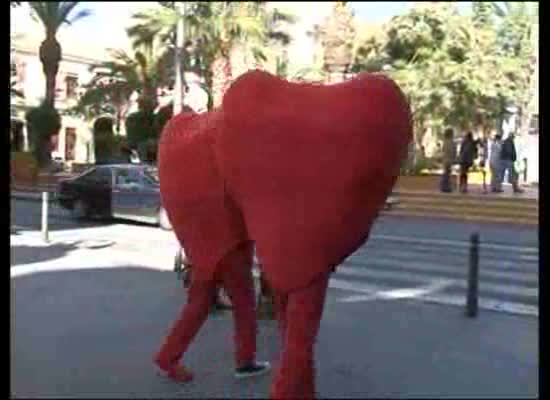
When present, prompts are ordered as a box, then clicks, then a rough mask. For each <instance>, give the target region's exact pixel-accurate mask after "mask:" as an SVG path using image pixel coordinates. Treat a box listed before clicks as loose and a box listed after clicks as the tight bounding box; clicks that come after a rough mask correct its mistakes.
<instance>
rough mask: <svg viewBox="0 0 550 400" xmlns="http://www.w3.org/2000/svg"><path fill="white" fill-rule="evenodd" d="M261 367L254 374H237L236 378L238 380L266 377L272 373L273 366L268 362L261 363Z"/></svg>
mask: <svg viewBox="0 0 550 400" xmlns="http://www.w3.org/2000/svg"><path fill="white" fill-rule="evenodd" d="M260 365H261V366H262V368H261V369H258V370H256V371H254V372H235V378H237V379H246V378H252V377H254V376H260V375H265V374H267V373H268V372H269V371H271V364H269V363H268V362H265V363H261V364H260Z"/></svg>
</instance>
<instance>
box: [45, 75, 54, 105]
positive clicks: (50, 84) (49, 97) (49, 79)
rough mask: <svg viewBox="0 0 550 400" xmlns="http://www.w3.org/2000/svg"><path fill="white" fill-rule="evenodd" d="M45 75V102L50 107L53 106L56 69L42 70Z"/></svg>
mask: <svg viewBox="0 0 550 400" xmlns="http://www.w3.org/2000/svg"><path fill="white" fill-rule="evenodd" d="M44 74H45V75H46V104H47V105H48V106H50V107H52V108H54V107H55V83H56V79H55V78H56V75H57V68H56V70H53V71H52V70H48V71H44Z"/></svg>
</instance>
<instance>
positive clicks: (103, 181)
mask: <svg viewBox="0 0 550 400" xmlns="http://www.w3.org/2000/svg"><path fill="white" fill-rule="evenodd" d="M79 179H81V180H82V181H84V182H86V183H88V184H98V185H106V186H109V187H110V186H111V185H112V182H113V175H112V172H111V170H110V169H109V168H95V169H93V170H92V171H89V172H87V173H85V174H84V175H82V176H81V177H80V178H79Z"/></svg>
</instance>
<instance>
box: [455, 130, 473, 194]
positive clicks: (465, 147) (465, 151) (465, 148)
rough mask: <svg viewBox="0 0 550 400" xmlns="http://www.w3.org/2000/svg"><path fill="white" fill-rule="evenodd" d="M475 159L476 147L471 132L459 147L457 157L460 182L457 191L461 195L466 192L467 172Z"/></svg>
mask: <svg viewBox="0 0 550 400" xmlns="http://www.w3.org/2000/svg"><path fill="white" fill-rule="evenodd" d="M476 158H477V146H476V142H475V141H474V135H473V134H472V132H468V133H467V134H466V136H464V139H463V140H462V144H461V145H460V153H459V156H458V161H459V163H460V181H459V190H460V191H461V192H462V193H467V192H468V172H469V170H470V168H471V167H472V165H473V164H474V160H475V159H476Z"/></svg>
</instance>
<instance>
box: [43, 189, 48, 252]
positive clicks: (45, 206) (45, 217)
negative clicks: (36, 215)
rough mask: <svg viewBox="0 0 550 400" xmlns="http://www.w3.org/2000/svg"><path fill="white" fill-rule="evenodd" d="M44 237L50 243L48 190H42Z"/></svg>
mask: <svg viewBox="0 0 550 400" xmlns="http://www.w3.org/2000/svg"><path fill="white" fill-rule="evenodd" d="M42 239H44V242H46V243H48V242H49V238H48V192H42Z"/></svg>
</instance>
